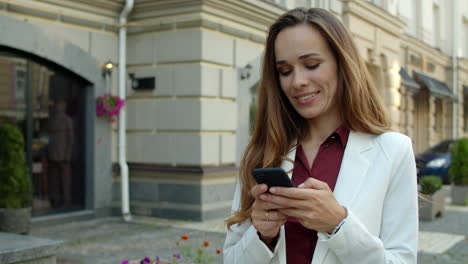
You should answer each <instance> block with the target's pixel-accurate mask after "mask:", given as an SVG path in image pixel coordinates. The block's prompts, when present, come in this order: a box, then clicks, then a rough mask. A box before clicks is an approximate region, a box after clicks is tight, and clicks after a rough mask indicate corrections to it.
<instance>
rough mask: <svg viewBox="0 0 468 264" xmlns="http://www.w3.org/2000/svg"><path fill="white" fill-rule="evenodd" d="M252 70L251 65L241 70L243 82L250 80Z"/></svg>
mask: <svg viewBox="0 0 468 264" xmlns="http://www.w3.org/2000/svg"><path fill="white" fill-rule="evenodd" d="M250 70H252V65H250V64H247V65H245V67H244V68H242V69H241V74H240V78H241V80H245V79H249V78H250Z"/></svg>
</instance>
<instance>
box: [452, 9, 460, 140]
mask: <svg viewBox="0 0 468 264" xmlns="http://www.w3.org/2000/svg"><path fill="white" fill-rule="evenodd" d="M458 10H459V6H458V0H454V1H453V8H452V21H453V27H452V29H453V31H452V41H453V43H452V88H453V89H452V92H453V97H454V101H453V103H452V138H453V139H456V138H457V137H458V101H457V100H458V98H457V94H458V73H457V71H458V41H459V38H458V35H459V31H458V25H459V22H460V17H459V16H458V14H459V11H458Z"/></svg>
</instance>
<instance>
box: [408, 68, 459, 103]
mask: <svg viewBox="0 0 468 264" xmlns="http://www.w3.org/2000/svg"><path fill="white" fill-rule="evenodd" d="M413 75H414V77H415V79H416V81H417V82H418V83H419V84H421V85H424V86H426V87H427V89H429V92H430V93H431V94H432V95H434V96H436V97H439V98H444V99H450V100H453V99H454V98H453V94H452V91H450V89H449V88H448V86H447V84H445V83H444V82H441V81H439V80H436V79H434V78H432V77H430V76H429V75H427V74H425V73H422V72H418V71H413Z"/></svg>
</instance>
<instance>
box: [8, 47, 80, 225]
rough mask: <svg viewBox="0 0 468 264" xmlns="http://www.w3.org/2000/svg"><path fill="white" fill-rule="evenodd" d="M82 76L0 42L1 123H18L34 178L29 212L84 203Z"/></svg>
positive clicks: (75, 207) (65, 208)
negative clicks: (1, 45) (3, 45)
mask: <svg viewBox="0 0 468 264" xmlns="http://www.w3.org/2000/svg"><path fill="white" fill-rule="evenodd" d="M85 89H86V82H85V81H83V80H82V79H81V78H79V77H78V76H76V75H73V74H71V73H70V72H68V71H67V70H64V69H62V68H60V67H58V66H56V65H53V64H50V63H48V62H44V61H42V60H37V59H34V58H32V57H28V56H26V55H24V54H22V53H16V52H14V51H12V50H10V49H8V50H7V49H6V48H2V47H0V125H1V124H2V123H12V124H15V125H17V126H18V127H19V128H20V130H21V131H22V132H23V135H24V138H25V143H26V144H25V145H26V147H25V153H26V159H27V161H28V166H29V171H30V175H31V179H32V182H33V202H32V209H33V215H36V216H37V215H45V214H54V213H60V212H68V211H73V210H81V209H83V208H84V199H85V184H84V179H85V175H84V172H85V170H84V167H85V166H84V135H85V133H84V131H85V122H84V120H85V118H84V114H85V103H84V94H85Z"/></svg>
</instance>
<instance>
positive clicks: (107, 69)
mask: <svg viewBox="0 0 468 264" xmlns="http://www.w3.org/2000/svg"><path fill="white" fill-rule="evenodd" d="M113 68H114V64H113V63H112V62H111V61H107V62H106V64H104V67H103V69H102V76H104V77H106V75H111V73H112V69H113Z"/></svg>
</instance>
